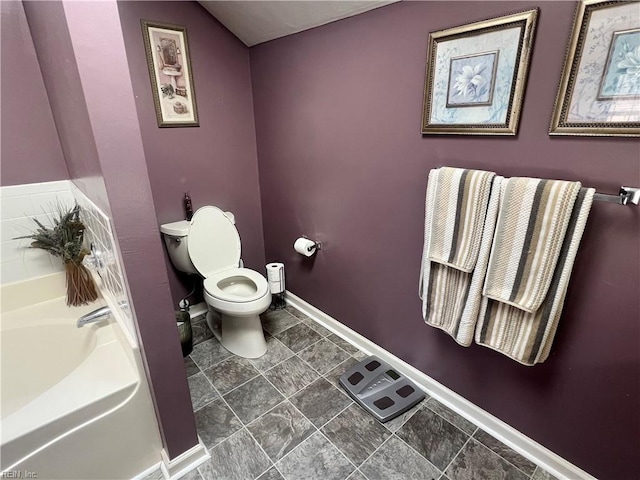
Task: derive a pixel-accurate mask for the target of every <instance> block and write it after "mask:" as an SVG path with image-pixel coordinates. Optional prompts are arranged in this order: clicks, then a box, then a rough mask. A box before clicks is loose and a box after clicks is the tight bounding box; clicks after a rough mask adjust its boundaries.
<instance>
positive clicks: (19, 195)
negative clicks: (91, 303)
mask: <svg viewBox="0 0 640 480" xmlns="http://www.w3.org/2000/svg"><path fill="white" fill-rule="evenodd" d="M0 202H1V204H0V208H1V210H2V220H1V226H0V231H1V232H2V233H1V239H0V240H1V242H0V244H1V248H2V255H1V256H0V268H1V272H2V274H1V281H2V283H3V284H4V283H13V282H17V281H22V280H27V279H31V278H36V277H40V276H43V275H48V274H50V273H55V272H62V271H64V264H63V262H62V260H61V259H60V258H58V257H54V256H52V255H50V254H48V253H47V252H45V251H43V250H40V249H36V248H28V246H29V244H30V242H31V240H30V239H21V240H14V238H15V237H18V236H23V235H29V234H30V233H32V232H33V231H34V229H35V227H37V225H36V223H35V222H34V219H35V220H38V221H39V222H42V223H43V224H44V225H45V226H51V225H52V217H53V216H55V215H57V207H58V205H61V206H63V207H64V208H67V207H69V208H70V207H72V206H73V205H74V204H75V203H77V204H78V205H79V206H80V208H81V210H80V218H81V220H82V221H83V222H84V224H85V227H86V230H85V244H86V245H90V244H91V243H93V244H95V245H96V247H97V248H98V250H99V251H100V252H102V259H103V263H102V266H101V268H100V269H99V273H100V277H99V278H98V281H97V287H98V289H99V290H100V292H101V294H102V295H103V297H105V298H106V299H107V300H108V301H109V303H110V304H111V305H119V304H122V302H125V301H126V302H128V295H127V293H126V283H125V279H124V275H123V268H122V265H121V262H120V257H119V255H118V253H117V250H116V242H115V239H114V236H113V231H112V228H111V221H110V219H109V217H108V216H107V215H106V214H105V213H104V212H103V211H102V210H101V209H100V208H98V207H97V206H96V205H95V204H94V203H93V202H91V201H90V200H89V199H88V198H87V197H86V196H85V195H84V194H83V193H82V192H81V191H80V190H79V189H78V188H77V187H76V186H75V185H73V183H72V182H71V181H69V180H60V181H56V182H44V183H30V184H25V185H12V186H8V187H0ZM121 310H122V316H121V318H122V319H123V322H124V326H125V327H126V329H127V332H128V333H129V337H130V339H136V333H135V327H134V325H133V316H132V313H131V310H130V309H129V308H122V309H121ZM136 343H137V341H136Z"/></svg>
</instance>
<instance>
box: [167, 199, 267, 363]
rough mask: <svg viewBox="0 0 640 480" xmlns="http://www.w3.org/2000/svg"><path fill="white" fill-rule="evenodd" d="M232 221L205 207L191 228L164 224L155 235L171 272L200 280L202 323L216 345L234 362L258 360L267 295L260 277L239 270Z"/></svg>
mask: <svg viewBox="0 0 640 480" xmlns="http://www.w3.org/2000/svg"><path fill="white" fill-rule="evenodd" d="M232 218H233V216H232V215H230V214H229V213H225V212H223V211H222V210H220V209H219V208H217V207H213V206H207V207H202V208H200V209H198V210H197V211H196V212H195V214H194V215H193V218H192V219H191V222H188V221H186V220H183V221H180V222H173V223H169V224H165V225H162V226H161V227H160V231H161V232H162V233H163V234H164V239H165V244H166V245H167V249H168V252H169V256H170V258H171V261H172V262H173V264H174V265H175V267H176V268H177V269H178V270H180V271H182V272H186V273H197V274H199V275H201V276H202V277H204V282H203V286H204V288H203V290H204V299H205V302H206V303H207V306H208V308H209V312H208V313H207V323H209V326H210V327H212V330H213V333H214V335H215V336H216V337H217V338H218V340H220V343H221V344H222V345H223V346H224V347H225V348H226V349H227V350H229V351H230V352H231V353H234V354H236V355H238V356H241V357H245V358H258V357H260V356H262V355H264V354H265V352H266V351H267V343H266V341H265V338H264V333H263V331H262V323H261V322H260V314H261V313H262V312H264V311H265V310H266V309H267V308H269V305H270V304H271V292H270V290H269V284H268V283H267V280H266V279H265V278H264V276H262V275H261V274H260V273H258V272H256V271H255V270H251V269H249V268H241V267H239V265H240V251H241V244H240V236H239V235H238V231H237V230H236V228H235V226H234V224H233V220H232ZM215 317H219V318H220V326H219V328H217V325H215V323H216V322H215V321H214V318H215Z"/></svg>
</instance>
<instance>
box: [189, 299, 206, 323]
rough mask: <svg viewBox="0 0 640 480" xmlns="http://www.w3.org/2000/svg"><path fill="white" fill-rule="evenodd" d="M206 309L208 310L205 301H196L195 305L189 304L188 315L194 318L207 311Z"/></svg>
mask: <svg viewBox="0 0 640 480" xmlns="http://www.w3.org/2000/svg"><path fill="white" fill-rule="evenodd" d="M207 310H209V307H207V303H206V302H200V303H196V304H195V305H190V306H189V316H190V317H191V319H192V320H193V319H194V318H196V317H199V316H200V315H203V314H205V313H207Z"/></svg>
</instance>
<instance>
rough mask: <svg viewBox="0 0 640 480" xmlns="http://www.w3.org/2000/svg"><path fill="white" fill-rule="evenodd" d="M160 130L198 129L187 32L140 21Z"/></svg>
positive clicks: (175, 26)
mask: <svg viewBox="0 0 640 480" xmlns="http://www.w3.org/2000/svg"><path fill="white" fill-rule="evenodd" d="M141 23H142V34H143V36H144V42H145V50H146V53H147V65H148V67H149V76H150V77H151V89H152V91H153V103H154V105H155V108H156V117H157V119H158V126H159V127H198V126H199V125H200V124H199V122H198V109H197V105H196V91H195V88H194V85H193V76H192V71H191V60H190V58H189V41H188V39H187V30H186V28H185V27H181V26H179V25H169V24H165V23H156V22H149V21H147V20H141Z"/></svg>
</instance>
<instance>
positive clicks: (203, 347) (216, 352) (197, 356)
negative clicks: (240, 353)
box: [191, 338, 232, 370]
mask: <svg viewBox="0 0 640 480" xmlns="http://www.w3.org/2000/svg"><path fill="white" fill-rule="evenodd" d="M231 355H232V353H231V352H230V351H229V350H227V349H226V348H224V347H223V346H222V345H221V344H220V342H218V340H216V339H215V338H211V339H209V340H207V341H206V342H202V343H200V344H198V345H196V346H195V347H193V352H191V359H192V360H193V361H194V362H196V365H198V367H199V368H200V370H206V369H207V368H209V367H212V366H214V365H215V364H217V363H220V362H221V361H222V360H226V359H227V358H229V357H230V356H231Z"/></svg>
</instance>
